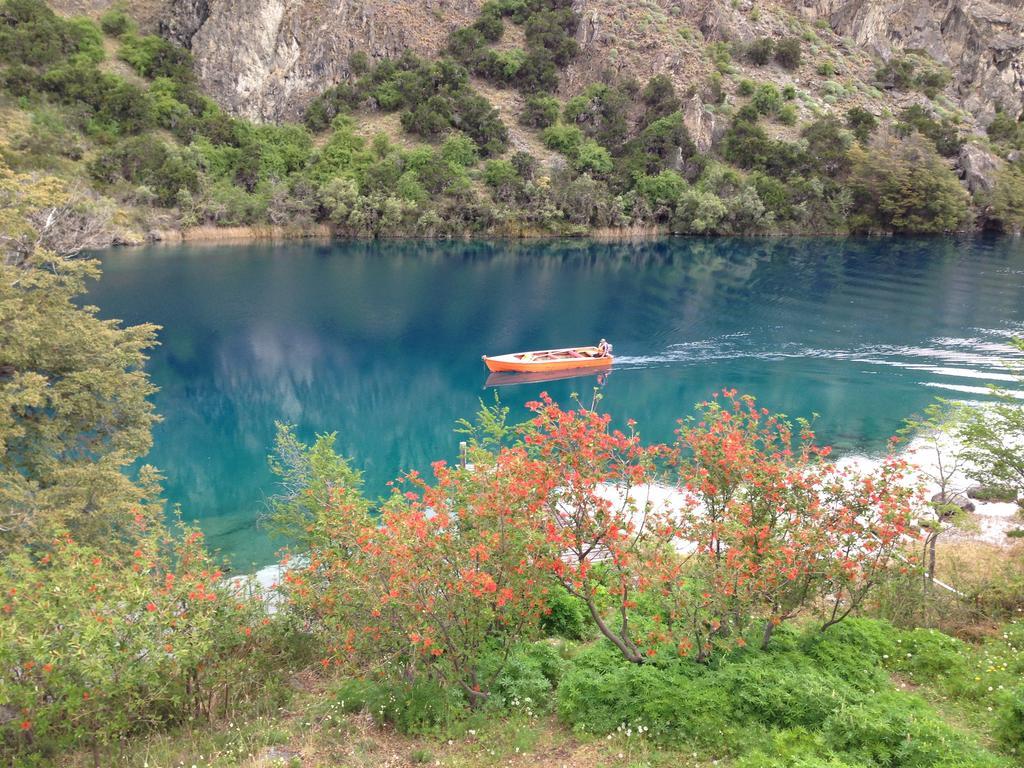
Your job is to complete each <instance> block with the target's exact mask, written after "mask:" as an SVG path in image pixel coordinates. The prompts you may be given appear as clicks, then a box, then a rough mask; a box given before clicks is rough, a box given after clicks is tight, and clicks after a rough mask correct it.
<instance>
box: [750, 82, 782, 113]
mask: <svg viewBox="0 0 1024 768" xmlns="http://www.w3.org/2000/svg"><path fill="white" fill-rule="evenodd" d="M750 103H751V104H752V105H753V106H754V109H756V110H757V111H758V113H760V114H762V115H774V114H776V113H777V112H778V111H779V110H780V109H781V108H782V94H780V93H779V89H778V88H776V87H775V86H774V85H772V84H771V83H764V84H763V85H759V86H758V88H757V90H756V91H755V92H754V96H753V98H752V99H751V100H750Z"/></svg>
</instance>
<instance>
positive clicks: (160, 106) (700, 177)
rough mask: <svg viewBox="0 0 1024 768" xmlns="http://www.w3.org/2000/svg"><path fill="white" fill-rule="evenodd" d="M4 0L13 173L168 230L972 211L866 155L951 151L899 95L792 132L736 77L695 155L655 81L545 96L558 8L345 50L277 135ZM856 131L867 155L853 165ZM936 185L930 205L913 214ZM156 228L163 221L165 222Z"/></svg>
mask: <svg viewBox="0 0 1024 768" xmlns="http://www.w3.org/2000/svg"><path fill="white" fill-rule="evenodd" d="M2 8H3V10H2V11H0V15H2V16H3V19H4V21H5V23H4V24H3V25H0V33H2V35H3V42H4V44H3V46H0V48H2V50H3V54H0V56H2V58H0V80H2V85H3V89H4V91H5V92H6V93H7V94H9V95H10V96H11V97H14V98H17V99H19V102H18V104H19V106H20V108H22V109H25V110H27V112H28V113H29V114H30V115H31V125H30V126H28V127H27V128H26V129H25V130H24V132H23V133H22V134H21V135H19V136H18V137H17V138H16V139H15V140H14V141H12V142H11V144H10V145H9V146H7V147H5V148H4V150H3V154H4V156H5V157H6V158H7V162H8V164H9V165H10V166H11V167H12V168H15V169H16V170H31V169H35V168H46V169H48V170H50V171H52V172H55V173H58V174H62V175H63V174H65V173H67V172H68V169H69V168H73V167H79V164H86V163H87V165H86V168H87V171H88V175H89V176H90V178H91V181H92V183H93V185H94V186H95V187H96V188H97V189H98V190H99V191H101V192H102V193H103V194H105V195H107V196H109V197H110V198H112V199H113V200H115V201H116V204H118V205H122V206H134V207H136V208H137V209H140V210H142V211H148V210H150V209H152V208H154V207H157V208H164V209H167V210H168V211H169V212H170V213H172V214H173V216H174V217H175V219H176V223H177V225H178V226H181V227H192V226H196V225H199V224H214V225H221V226H235V225H261V224H271V225H277V226H280V227H284V228H286V229H287V230H290V231H294V232H304V231H309V230H310V229H312V228H313V227H314V226H315V225H317V224H327V225H329V226H330V227H332V228H333V229H334V230H335V231H337V232H338V233H340V234H345V235H358V236H374V237H375V236H386V235H411V234H415V235H426V236H453V235H460V234H467V233H492V234H518V233H524V232H553V233H579V232H584V231H586V230H588V229H591V228H593V227H622V226H657V227H662V228H665V229H669V230H671V231H673V232H678V233H692V234H730V233H739V234H754V233H763V232H803V231H835V232H845V231H872V232H908V231H913V232H944V231H950V230H954V229H959V228H963V227H965V226H967V225H969V223H970V221H971V216H970V208H969V205H970V199H969V198H968V197H965V196H963V195H959V194H956V193H955V191H954V189H953V187H954V186H955V185H956V184H957V179H956V176H955V174H954V172H953V171H952V170H951V169H950V168H949V167H948V166H947V165H943V164H942V163H941V162H933V161H930V160H926V162H925V163H924V165H925V168H924V170H923V171H921V172H914V173H909V172H908V173H902V172H901V173H899V174H897V175H896V176H898V178H897V177H896V176H894V175H893V174H892V173H890V172H889V166H888V163H887V162H882V161H881V159H880V158H883V157H884V158H886V159H887V160H888V159H889V158H891V157H892V156H894V155H897V156H902V157H908V156H909V155H910V154H911V153H915V152H922V151H925V150H922V149H920V145H921V142H920V141H919V139H920V138H923V139H924V140H926V141H927V142H928V143H929V144H932V145H934V146H935V148H936V150H937V152H938V153H939V154H940V155H943V156H946V157H952V156H955V155H956V154H957V152H958V151H959V150H960V147H961V145H962V142H963V139H962V137H961V135H960V129H959V127H958V126H957V124H956V123H954V122H953V120H952V119H951V118H950V117H949V116H948V115H946V114H945V113H943V112H942V111H941V110H938V109H937V108H932V107H930V106H929V107H925V106H922V105H919V104H915V105H912V106H910V107H908V108H906V109H905V110H904V111H903V112H902V113H901V114H899V115H898V116H897V119H896V120H894V121H893V122H890V123H888V125H886V126H884V127H883V128H882V129H881V130H880V129H879V119H878V118H877V117H876V115H875V114H872V113H871V112H869V111H868V110H865V109H863V108H861V107H853V108H851V109H850V110H849V111H848V113H847V114H846V115H844V120H845V125H844V124H842V123H840V122H839V120H838V119H837V118H835V117H830V116H827V115H826V116H821V117H817V118H815V119H814V121H813V122H811V123H807V124H804V125H801V126H798V125H797V123H798V121H799V110H798V109H797V104H798V100H797V99H796V96H797V92H796V89H795V88H794V87H793V86H787V87H786V88H784V89H782V90H781V91H780V90H779V89H778V88H776V86H774V85H772V84H770V83H764V84H757V83H755V82H753V81H750V80H741V81H740V82H739V84H738V88H737V95H736V96H734V97H731V99H730V103H728V104H721V108H717V107H716V108H715V120H716V122H718V123H719V124H723V123H724V124H725V125H726V127H727V130H726V131H725V134H724V136H722V137H721V139H720V140H717V135H716V137H715V138H716V141H715V143H714V145H713V146H712V147H711V148H710V149H708V148H707V147H706V146H705V151H704V152H702V153H700V152H698V151H697V148H696V146H695V145H694V142H693V141H692V139H691V137H690V135H689V131H688V130H687V127H686V126H687V124H688V122H687V121H688V120H691V119H692V115H691V116H690V117H689V118H684V110H683V99H682V95H681V94H677V93H676V89H675V87H674V85H673V83H672V80H671V79H670V78H668V77H666V76H665V75H655V76H654V77H652V78H651V79H650V80H649V81H648V82H647V83H646V84H643V83H638V82H636V81H634V80H632V79H631V78H629V77H626V76H621V75H616V74H614V73H610V72H609V73H605V74H603V75H602V77H601V78H600V81H599V82H596V83H592V84H591V85H589V86H587V87H586V88H584V89H583V90H582V91H581V92H579V93H576V94H574V95H572V97H571V98H568V99H567V100H564V101H563V100H560V99H558V98H556V97H554V96H552V95H550V94H552V93H554V92H556V90H557V86H558V83H559V76H560V72H561V71H562V69H563V68H564V67H565V66H566V65H568V64H569V63H571V62H572V61H573V60H574V58H575V57H576V56H577V54H578V44H577V42H576V38H575V34H576V31H577V27H578V24H579V19H578V17H577V14H576V13H575V12H574V11H573V10H572V7H571V4H570V3H567V2H563V0H492V1H491V2H488V3H485V4H484V6H483V8H482V9H481V12H480V15H479V17H478V19H477V20H476V21H475V22H474V23H473V24H471V25H470V26H468V27H465V28H462V29H458V30H456V31H454V32H453V33H452V34H451V37H450V39H449V42H448V45H447V48H446V51H445V55H444V57H442V58H440V59H438V60H435V61H426V60H423V59H420V58H418V57H416V56H414V55H412V54H411V53H406V54H404V55H403V56H401V57H400V58H398V59H394V60H381V61H376V62H371V61H370V60H369V57H367V56H366V54H365V52H362V51H356V52H354V53H353V54H352V55H351V57H350V61H349V71H350V73H351V74H350V76H349V77H348V79H346V80H344V81H342V82H340V83H338V84H336V85H334V86H332V87H331V88H329V89H327V90H326V91H325V92H324V93H323V94H321V95H320V96H319V97H317V98H315V99H314V100H313V101H312V102H311V103H310V104H309V105H308V108H307V110H306V113H305V119H304V124H303V125H290V124H284V125H276V126H275V125H254V124H252V123H249V122H248V121H245V120H240V119H237V118H233V117H230V116H229V115H227V114H226V113H224V112H223V110H221V109H220V108H219V107H218V106H217V105H216V104H215V103H213V102H212V101H211V100H210V99H208V98H206V97H205V96H204V95H203V94H202V93H201V92H200V90H199V88H198V85H197V82H196V78H195V75H194V73H193V71H192V62H191V58H190V54H189V53H188V52H187V51H185V50H184V49H182V48H180V47H177V46H175V45H174V44H172V43H170V42H168V41H166V40H164V39H162V38H160V37H157V36H153V35H141V34H139V33H138V31H136V29H135V27H134V24H133V23H132V21H131V19H130V18H129V17H128V16H127V15H125V13H124V12H123V11H120V10H114V11H111V12H109V13H108V14H106V15H105V16H104V17H103V18H102V19H101V22H100V24H99V25H96V24H94V23H93V22H90V21H85V20H70V21H69V20H66V19H62V18H60V17H58V16H56V15H54V14H53V13H52V12H51V11H50V10H49V9H48V8H47V7H46V6H45V5H44V4H43V3H42V2H41V0H4V4H3V6H2ZM510 24H512V25H517V26H519V27H521V29H522V33H523V39H524V44H525V47H524V48H522V49H519V48H509V47H508V46H507V45H501V41H502V37H503V34H504V31H505V30H506V28H507V26H508V25H510ZM104 35H107V36H109V37H108V40H109V41H110V45H111V46H112V47H114V48H116V50H117V56H118V57H119V58H120V59H122V60H123V61H124V62H125V63H126V64H127V65H128V66H130V67H131V69H132V70H134V72H135V73H137V74H138V76H139V77H138V78H132V79H131V81H129V80H128V79H126V78H124V77H122V76H120V75H118V74H115V70H114V69H113V68H112V67H110V66H108V63H107V62H105V61H104V56H105V53H104V39H103V36H104ZM804 47H805V44H804V43H803V42H802V41H801V39H800V38H797V37H786V38H782V39H779V40H773V39H771V38H759V39H756V40H754V41H753V42H752V43H750V44H749V45H748V46H746V47H745V48H744V47H742V46H739V47H737V45H735V44H733V45H729V44H725V43H722V44H715V45H712V46H709V53H710V55H711V57H712V59H713V60H714V61H715V62H716V66H717V67H718V69H719V71H716V72H715V73H713V77H712V82H711V83H710V85H709V89H710V90H709V92H708V93H706V94H704V96H703V98H705V101H707V102H709V103H711V104H720V103H721V102H722V101H723V100H725V98H726V96H725V92H724V90H723V80H722V72H723V71H724V72H726V73H727V74H729V73H731V72H732V70H731V69H730V66H731V65H730V63H729V62H730V60H731V54H730V51H731V52H732V54H735V55H736V56H740V55H742V56H744V57H745V58H747V59H748V60H750V61H751V62H754V63H757V64H763V65H770V64H772V65H778V66H780V67H783V68H789V69H797V68H800V67H801V61H802V59H801V56H802V55H803V54H802V52H803V49H804ZM773 63H774V64H773ZM471 75H474V76H477V77H480V78H483V79H485V80H487V81H489V82H490V83H492V84H493V85H495V86H498V87H515V88H517V89H519V90H520V91H521V92H522V93H523V94H524V96H525V97H526V98H525V103H524V104H523V106H522V108H521V109H520V110H519V111H518V114H517V115H516V116H515V119H516V121H517V122H518V123H519V124H520V125H521V126H522V128H521V129H520V130H526V131H530V132H533V131H536V132H537V134H536V138H537V139H538V140H539V141H541V142H543V143H544V144H545V145H546V146H547V147H548V148H550V149H551V150H552V151H554V152H557V153H559V154H561V155H564V162H555V163H553V164H551V163H549V164H547V166H548V167H544V165H543V164H541V163H540V162H539V161H538V160H537V158H533V157H531V156H529V155H528V154H526V153H525V152H522V151H521V150H520V151H518V152H513V151H511V150H510V149H509V126H508V125H506V123H505V120H507V119H508V117H507V116H506V117H505V118H504V119H503V117H502V114H501V113H499V111H498V110H497V109H495V107H494V106H493V105H492V104H491V103H490V102H489V101H488V99H487V98H485V97H484V96H483V95H482V94H481V93H479V92H478V91H477V90H476V89H474V87H473V86H472V84H471V81H470V76H471ZM716 78H717V79H716ZM879 78H880V82H881V81H885V82H886V83H889V82H891V83H892V85H893V87H899V88H914V89H923V90H925V91H927V92H929V93H932V92H933V91H935V90H936V89H937V90H941V88H942V87H943V84H944V81H943V80H942V77H941V69H940V68H936V66H935V65H933V64H931V63H929V62H928V61H927V60H925V59H924V58H922V57H920V56H917V55H916V54H914V55H912V56H910V57H908V58H906V59H905V60H903V59H899V60H897V59H894V60H893V61H891V62H890V64H889V65H888V68H887V69H885V71H880V73H879ZM686 96H687V98H690V96H691V94H689V93H688V94H686ZM373 113H381V114H387V113H394V114H396V115H397V124H396V123H389V125H391V126H392V128H390V129H389V130H390V131H396V130H400V131H401V132H403V133H404V134H406V136H407V137H409V139H411V141H409V140H406V141H404V142H402V146H399V143H398V142H396V141H395V140H394V137H393V136H390V137H389V136H388V135H387V134H379V135H377V136H375V137H373V138H368V137H366V136H364V135H363V134H362V132H361V129H360V126H361V124H362V122H363V119H364V117H365V116H367V115H370V114H373ZM768 122H772V123H777V124H779V125H785V126H796V127H797V128H798V130H799V134H800V138H799V139H798V140H795V141H794V140H790V139H778V138H771V136H772V135H775V133H776V132H775V131H774V130H772V128H771V127H770V126H768V125H767V123H768ZM690 124H692V123H690ZM989 130H990V133H991V135H992V137H993V139H994V140H998V141H1000V142H1004V143H1005V144H1006V145H1014V143H1015V142H1017V143H1019V142H1018V139H1017V131H1016V123H1015V121H1012V120H1010V119H1009V118H1008V117H1007V116H1006V115H1005V114H1004V113H1002V112H999V113H998V114H997V116H996V120H995V121H994V122H993V123H992V126H991V127H990V129H989ZM893 132H895V134H896V135H895V136H893V135H892V133H893ZM316 134H321V135H320V137H319V138H318V140H316V141H314V136H315V135H316ZM851 134H852V136H851ZM853 137H856V139H857V142H858V143H859V144H860V145H861V146H862V147H864V148H865V153H863V154H860V155H858V154H856V152H855V150H854V148H853V147H852V138H853ZM451 139H454V140H455V141H464V140H466V139H468V140H469V141H470V142H472V144H473V145H474V147H475V152H474V153H473V154H471V155H467V154H466V153H464V152H463V153H456V154H455V155H453V154H452V153H451V152H446V151H444V147H445V146H447V143H448V141H449V140H451ZM875 143H878V144H880V149H879V150H878V151H876V150H875V149H874V148H873V147H872V146H871V145H872V144H875ZM516 144H517V146H521V142H518V141H517V142H516ZM904 144H906V145H907V146H906V147H904V146H903V145H904ZM517 158H518V159H517ZM494 161H501V162H502V163H504V164H498V165H494V164H492V163H493V162H494ZM509 164H511V167H512V168H513V169H514V170H515V173H514V175H513V174H511V173H508V169H509V167H510V166H509ZM910 166H911V167H912V166H913V162H911V163H910ZM499 169H502V177H501V179H500V180H498V179H497V177H496V174H497V173H498V170H499ZM875 171H879V172H880V173H882V174H883V175H887V176H888V177H889V179H888V180H887V181H885V182H884V184H885V185H886V191H885V196H886V202H885V205H884V206H879V205H877V204H876V200H877V198H876V197H875V195H876V194H878V193H879V189H878V187H879V186H880V185H881V184H882V183H883V182H881V181H879V182H877V183H875V184H874V188H866V187H868V186H870V185H867V182H868V181H870V180H872V177H873V176H874V175H875ZM1018 175H1019V173H1018V172H1017V171H1016V170H1014V169H1013V168H1010V169H1008V170H1007V171H1005V172H1004V173H1002V174H1001V175H1000V177H999V178H1000V181H999V183H998V184H997V185H996V188H995V189H994V191H993V192H992V194H991V195H990V196H989V197H987V198H986V199H984V200H981V199H980V198H979V200H978V203H979V204H980V205H984V206H985V217H986V218H985V220H986V221H987V222H988V224H989V226H998V227H1003V228H1006V229H1015V228H1018V227H1019V226H1020V222H1021V221H1022V220H1024V213H1022V211H1024V203H1022V202H1021V199H1024V198H1022V196H1021V194H1019V193H1020V191H1021V189H1022V188H1024V185H1022V184H1021V183H1020V182H1019V179H1018V178H1017V177H1018ZM481 182H482V183H481ZM936 193H938V197H939V201H938V203H937V204H936V205H929V204H927V203H928V201H930V200H931V199H932V197H933V196H934V195H935V194H936ZM921 201H925V203H926V204H924V205H922V204H921ZM142 215H143V218H145V216H146V214H142ZM159 221H160V223H159V224H157V227H158V228H159V227H162V226H166V218H164V219H162V220H159ZM138 226H139V227H140V228H143V229H146V228H149V227H150V226H151V225H150V224H149V223H147V222H145V221H140V222H139V225H138Z"/></svg>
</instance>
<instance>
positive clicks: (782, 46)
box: [775, 37, 801, 69]
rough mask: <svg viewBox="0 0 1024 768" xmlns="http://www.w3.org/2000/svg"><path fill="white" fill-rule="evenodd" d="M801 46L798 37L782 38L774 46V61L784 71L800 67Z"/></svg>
mask: <svg viewBox="0 0 1024 768" xmlns="http://www.w3.org/2000/svg"><path fill="white" fill-rule="evenodd" d="M800 57H801V45H800V38H799V37H784V38H782V39H781V40H779V42H778V43H776V44H775V60H776V61H777V62H779V64H781V65H782V66H783V67H785V68H786V69H797V68H798V67H799V66H800Z"/></svg>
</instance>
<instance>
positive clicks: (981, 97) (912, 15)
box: [806, 0, 1024, 124]
mask: <svg viewBox="0 0 1024 768" xmlns="http://www.w3.org/2000/svg"><path fill="white" fill-rule="evenodd" d="M808 3H813V0H808ZM806 8H807V9H808V10H810V11H811V13H812V14H816V15H824V16H825V17H827V18H828V20H829V21H830V23H831V24H832V26H833V28H835V30H836V31H837V32H839V33H840V34H842V35H849V36H850V37H852V38H853V39H854V40H855V41H856V42H857V43H858V44H859V45H862V46H864V47H866V48H867V49H868V50H869V51H870V52H872V53H873V54H875V55H877V56H879V57H881V58H882V59H889V58H890V57H891V56H893V55H894V54H896V53H898V52H900V51H901V50H906V49H921V50H924V51H925V52H927V53H928V54H929V55H930V56H931V57H932V58H934V59H936V60H937V61H939V62H941V63H942V64H945V65H946V66H948V67H950V68H951V69H952V71H953V77H954V84H955V87H956V90H957V92H958V94H959V96H960V101H961V103H962V105H963V106H964V108H965V109H967V111H969V112H971V113H972V114H974V115H975V116H977V117H978V118H979V120H980V121H981V122H982V123H983V124H984V123H988V122H989V121H991V119H992V116H993V115H994V113H995V105H996V104H1000V103H1001V104H1002V105H1003V106H1004V107H1005V108H1006V109H1007V110H1008V111H1011V112H1013V113H1014V114H1020V113H1021V112H1022V111H1024V2H1021V0H1002V1H1001V2H994V1H993V0H895V2H893V0H821V1H820V2H818V3H816V4H810V5H808V6H806Z"/></svg>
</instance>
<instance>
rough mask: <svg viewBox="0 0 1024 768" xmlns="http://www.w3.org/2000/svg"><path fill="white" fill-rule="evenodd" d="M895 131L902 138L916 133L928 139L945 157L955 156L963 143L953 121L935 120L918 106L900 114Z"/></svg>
mask: <svg viewBox="0 0 1024 768" xmlns="http://www.w3.org/2000/svg"><path fill="white" fill-rule="evenodd" d="M896 131H897V133H899V134H900V135H902V136H906V135H908V134H909V133H910V132H911V131H917V132H918V133H920V134H921V135H922V136H926V137H927V138H928V139H930V140H931V142H932V143H933V144H934V145H935V149H937V150H938V152H939V154H940V155H944V156H946V157H953V156H955V155H956V154H957V153H958V152H959V151H960V147H962V146H963V143H964V142H963V139H962V138H961V137H960V131H959V129H958V128H957V126H956V125H955V124H954V123H953V121H951V120H950V119H949V118H947V117H944V118H942V119H941V120H936V119H935V118H933V117H932V116H931V115H930V114H928V112H927V111H926V110H925V109H924V108H923V107H922V106H921V105H919V104H913V105H911V106H909V107H907V108H906V109H904V110H903V111H902V112H900V115H899V122H897V123H896Z"/></svg>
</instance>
